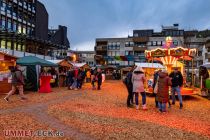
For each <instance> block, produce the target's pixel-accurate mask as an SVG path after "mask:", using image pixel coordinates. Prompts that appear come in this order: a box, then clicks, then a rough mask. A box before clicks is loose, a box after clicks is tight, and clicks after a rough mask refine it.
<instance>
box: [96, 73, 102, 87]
mask: <svg viewBox="0 0 210 140" xmlns="http://www.w3.org/2000/svg"><path fill="white" fill-rule="evenodd" d="M96 80H97V83H98V90H100V89H101V84H102V73H101V69H97V74H96Z"/></svg>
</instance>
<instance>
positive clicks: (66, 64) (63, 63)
mask: <svg viewBox="0 0 210 140" xmlns="http://www.w3.org/2000/svg"><path fill="white" fill-rule="evenodd" d="M47 61H49V62H52V63H54V64H58V65H59V66H62V67H69V68H70V67H72V66H73V65H72V64H71V63H70V62H69V61H68V60H65V59H61V60H47Z"/></svg>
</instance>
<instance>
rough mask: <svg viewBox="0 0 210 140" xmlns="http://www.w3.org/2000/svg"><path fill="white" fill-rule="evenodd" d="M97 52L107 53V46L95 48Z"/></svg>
mask: <svg viewBox="0 0 210 140" xmlns="http://www.w3.org/2000/svg"><path fill="white" fill-rule="evenodd" d="M95 51H107V46H95Z"/></svg>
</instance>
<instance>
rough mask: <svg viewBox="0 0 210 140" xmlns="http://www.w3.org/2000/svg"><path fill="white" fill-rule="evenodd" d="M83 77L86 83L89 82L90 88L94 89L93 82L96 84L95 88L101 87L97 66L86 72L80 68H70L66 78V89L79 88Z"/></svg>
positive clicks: (100, 75)
mask: <svg viewBox="0 0 210 140" xmlns="http://www.w3.org/2000/svg"><path fill="white" fill-rule="evenodd" d="M85 79H86V82H87V83H91V85H92V89H96V87H95V83H97V85H98V86H97V89H98V90H100V89H101V84H102V72H101V69H99V68H98V69H95V70H91V71H90V70H88V71H87V72H86V71H84V70H81V69H70V70H69V71H68V72H67V78H66V80H67V86H68V89H75V90H77V89H81V88H82V85H83V82H84V81H85Z"/></svg>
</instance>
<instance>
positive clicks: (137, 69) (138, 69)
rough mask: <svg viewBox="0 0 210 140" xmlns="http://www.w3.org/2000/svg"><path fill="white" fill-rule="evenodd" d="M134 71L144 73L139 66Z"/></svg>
mask: <svg viewBox="0 0 210 140" xmlns="http://www.w3.org/2000/svg"><path fill="white" fill-rule="evenodd" d="M134 71H141V72H144V70H143V69H142V67H140V66H137V67H136V69H135V70H134Z"/></svg>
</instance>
